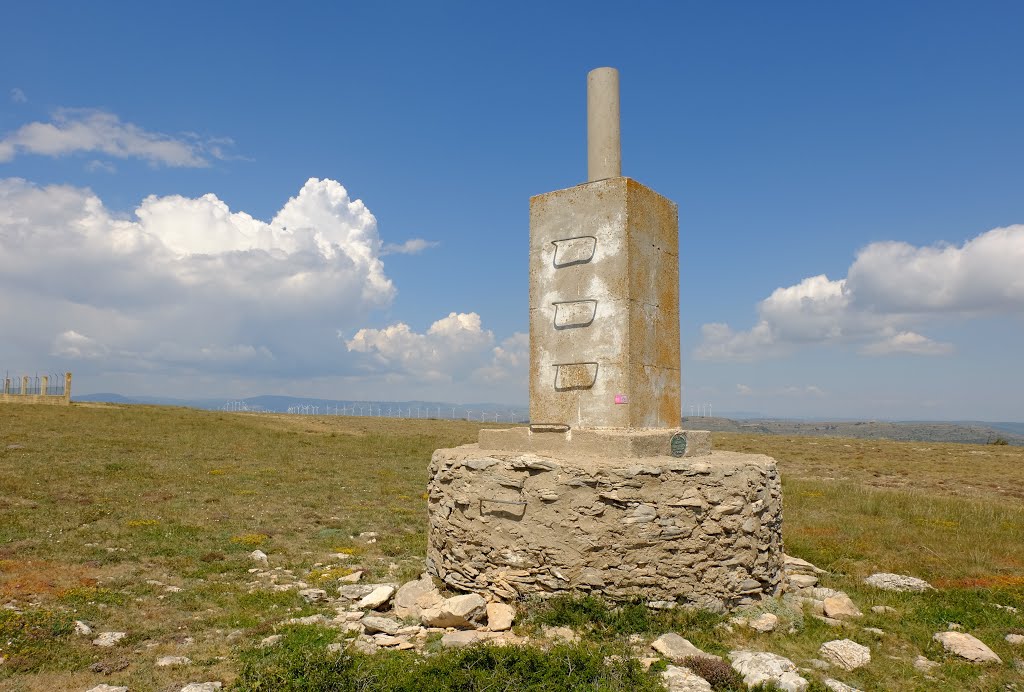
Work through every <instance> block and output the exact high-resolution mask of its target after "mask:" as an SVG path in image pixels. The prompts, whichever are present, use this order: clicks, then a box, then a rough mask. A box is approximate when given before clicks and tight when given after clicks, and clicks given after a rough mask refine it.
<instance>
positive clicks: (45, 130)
mask: <svg viewBox="0 0 1024 692" xmlns="http://www.w3.org/2000/svg"><path fill="white" fill-rule="evenodd" d="M227 144H230V140H225V139H224V138H217V139H209V140H204V139H202V138H200V137H198V136H196V135H185V136H179V137H174V136H171V135H166V134H162V133H159V132H150V131H148V130H145V129H143V128H141V127H139V126H138V125H134V124H132V123H126V122H122V121H121V119H120V118H118V116H117V115H115V114H113V113H108V112H106V111H101V110H92V109H81V108H63V109H59V110H57V111H56V112H55V113H54V114H53V118H52V120H51V122H32V123H28V124H26V125H22V126H21V127H20V128H18V129H17V130H15V131H14V132H11V133H9V134H8V135H7V136H5V137H4V138H3V139H0V163H2V162H5V161H11V160H13V159H14V158H15V157H16V156H17V155H18V154H36V155H39V156H51V157H57V156H67V155H69V154H76V153H81V152H86V153H99V154H106V155H107V156H112V157H115V158H120V159H132V158H134V159H141V160H143V161H146V162H148V163H150V164H152V165H155V166H156V165H162V166H170V167H203V166H208V165H209V164H210V158H211V157H212V158H227V155H226V154H225V146H226V145H227Z"/></svg>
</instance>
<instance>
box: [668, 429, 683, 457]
mask: <svg viewBox="0 0 1024 692" xmlns="http://www.w3.org/2000/svg"><path fill="white" fill-rule="evenodd" d="M670 445H671V448H672V456H674V457H681V456H683V455H684V454H686V433H676V434H675V435H673V436H672V441H671V443H670Z"/></svg>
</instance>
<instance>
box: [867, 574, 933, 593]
mask: <svg viewBox="0 0 1024 692" xmlns="http://www.w3.org/2000/svg"><path fill="white" fill-rule="evenodd" d="M864 583H865V584H867V585H868V586H873V587H875V588H876V589H882V590H883V591H897V592H903V591H914V592H917V593H921V592H924V591H928V590H929V589H932V588H933V587H932V585H931V584H929V583H928V582H926V581H925V580H924V579H918V578H917V577H908V576H906V575H905V574H892V573H890V572H878V573H876V574H872V575H871V576H870V577H868V578H866V579H865V580H864Z"/></svg>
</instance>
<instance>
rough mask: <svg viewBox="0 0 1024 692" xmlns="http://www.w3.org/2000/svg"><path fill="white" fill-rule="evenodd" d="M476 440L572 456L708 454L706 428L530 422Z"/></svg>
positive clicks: (506, 448) (482, 444)
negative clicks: (563, 425) (579, 426)
mask: <svg viewBox="0 0 1024 692" xmlns="http://www.w3.org/2000/svg"><path fill="white" fill-rule="evenodd" d="M673 438H675V439H673ZM478 440H479V443H480V448H481V449H494V450H498V451H507V452H533V453H534V454H554V455H558V456H564V457H571V458H575V457H609V458H616V457H621V458H648V457H659V456H662V457H669V456H679V457H695V456H704V455H707V454H711V433H710V432H709V431H707V430H681V429H672V428H647V429H626V428H587V429H575V430H571V429H569V430H560V429H558V428H557V426H551V427H544V426H529V427H521V428H507V429H504V430H488V429H485V430H481V431H480V436H479V438H478Z"/></svg>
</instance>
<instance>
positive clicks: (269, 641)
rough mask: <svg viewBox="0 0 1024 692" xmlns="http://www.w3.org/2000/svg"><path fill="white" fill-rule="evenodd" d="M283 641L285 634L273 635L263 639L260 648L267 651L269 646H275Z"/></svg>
mask: <svg viewBox="0 0 1024 692" xmlns="http://www.w3.org/2000/svg"><path fill="white" fill-rule="evenodd" d="M282 639H284V635H283V634H272V635H270V636H269V637H264V638H263V639H261V640H260V643H259V645H258V646H259V648H261V649H266V648H267V647H268V646H273V645H274V644H277V643H278V642H279V641H281V640H282Z"/></svg>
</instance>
